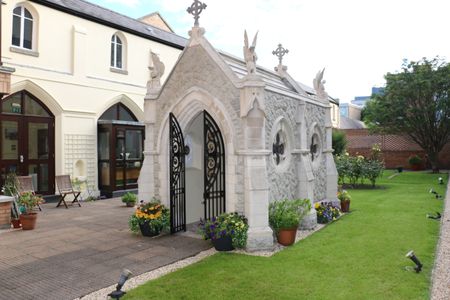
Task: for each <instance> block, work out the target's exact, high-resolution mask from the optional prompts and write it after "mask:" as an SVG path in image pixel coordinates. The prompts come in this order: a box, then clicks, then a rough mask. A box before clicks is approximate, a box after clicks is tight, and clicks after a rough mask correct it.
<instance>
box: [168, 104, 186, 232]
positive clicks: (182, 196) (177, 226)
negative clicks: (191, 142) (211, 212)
mask: <svg viewBox="0 0 450 300" xmlns="http://www.w3.org/2000/svg"><path fill="white" fill-rule="evenodd" d="M169 122H170V134H169V138H170V141H169V142H170V167H169V169H170V232H171V233H175V232H179V231H186V187H185V186H186V182H185V167H186V166H185V154H186V149H185V146H184V138H183V133H182V132H181V128H180V125H179V124H178V121H177V119H176V118H175V116H174V115H173V114H172V113H170V115H169Z"/></svg>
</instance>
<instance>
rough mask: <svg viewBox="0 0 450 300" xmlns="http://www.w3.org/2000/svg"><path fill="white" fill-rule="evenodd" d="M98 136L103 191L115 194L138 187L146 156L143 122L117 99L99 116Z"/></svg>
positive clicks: (112, 195) (101, 188) (105, 194)
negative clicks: (144, 152)
mask: <svg viewBox="0 0 450 300" xmlns="http://www.w3.org/2000/svg"><path fill="white" fill-rule="evenodd" d="M97 139H98V176H99V178H98V182H99V189H100V193H101V194H102V195H104V196H106V197H116V196H120V195H122V194H123V193H125V192H127V191H136V189H137V187H138V186H137V181H138V178H139V172H140V169H141V166H142V162H143V159H144V157H143V150H144V124H142V123H140V122H138V120H137V118H136V116H135V115H134V114H133V113H132V112H131V110H130V109H128V108H127V107H126V106H125V105H124V104H122V103H117V104H114V105H113V106H111V107H110V108H108V109H107V110H106V111H105V112H104V113H103V114H102V115H101V116H100V118H99V120H98V131H97Z"/></svg>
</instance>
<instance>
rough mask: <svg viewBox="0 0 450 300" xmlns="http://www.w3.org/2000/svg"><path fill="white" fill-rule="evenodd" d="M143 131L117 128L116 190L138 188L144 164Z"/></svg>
mask: <svg viewBox="0 0 450 300" xmlns="http://www.w3.org/2000/svg"><path fill="white" fill-rule="evenodd" d="M143 134H144V131H143V129H139V128H137V129H132V128H123V127H118V128H116V172H115V176H116V178H115V179H116V189H118V190H121V189H123V190H127V189H132V188H137V182H138V178H139V172H140V170H141V165H142V162H143V158H144V157H143V146H144V141H143Z"/></svg>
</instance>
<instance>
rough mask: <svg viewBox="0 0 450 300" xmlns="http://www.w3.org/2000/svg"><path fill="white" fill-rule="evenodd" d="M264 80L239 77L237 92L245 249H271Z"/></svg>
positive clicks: (271, 234)
mask: <svg viewBox="0 0 450 300" xmlns="http://www.w3.org/2000/svg"><path fill="white" fill-rule="evenodd" d="M264 86H265V83H264V82H263V80H262V79H261V77H259V76H258V75H248V76H246V77H245V78H244V80H243V85H242V87H241V94H240V107H241V118H242V126H243V132H244V141H243V143H242V146H241V150H240V151H239V152H238V156H242V158H243V161H244V202H245V215H246V217H247V218H248V223H249V231H248V240H247V250H248V251H256V250H271V249H273V232H272V229H271V228H270V227H269V184H268V181H267V156H268V155H269V154H270V152H269V151H268V150H266V149H265V112H264V108H265V103H264Z"/></svg>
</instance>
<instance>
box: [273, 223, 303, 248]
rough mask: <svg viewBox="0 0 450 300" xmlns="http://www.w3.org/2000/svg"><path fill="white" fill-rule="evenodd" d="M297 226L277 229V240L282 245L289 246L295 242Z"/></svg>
mask: <svg viewBox="0 0 450 300" xmlns="http://www.w3.org/2000/svg"><path fill="white" fill-rule="evenodd" d="M297 227H298V226H295V227H292V228H282V229H280V230H279V231H278V234H277V240H278V243H280V244H281V245H283V246H290V245H292V244H293V243H294V242H295V237H296V235H297Z"/></svg>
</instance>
